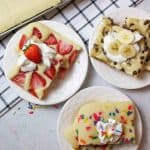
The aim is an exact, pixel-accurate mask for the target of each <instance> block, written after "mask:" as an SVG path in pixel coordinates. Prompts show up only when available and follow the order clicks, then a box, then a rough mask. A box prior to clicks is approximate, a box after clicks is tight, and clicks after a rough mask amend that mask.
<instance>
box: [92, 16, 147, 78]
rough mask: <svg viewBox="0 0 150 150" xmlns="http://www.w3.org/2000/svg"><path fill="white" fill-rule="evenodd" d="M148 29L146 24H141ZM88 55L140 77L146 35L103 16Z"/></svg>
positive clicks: (144, 59)
mask: <svg viewBox="0 0 150 150" xmlns="http://www.w3.org/2000/svg"><path fill="white" fill-rule="evenodd" d="M143 28H144V29H145V30H148V28H147V25H146V26H143ZM97 30H98V34H97V36H96V40H95V41H94V44H93V47H92V49H91V52H90V55H91V56H92V57H94V58H96V59H98V60H100V61H102V62H104V63H106V64H108V65H110V66H111V67H113V68H116V69H118V70H120V71H123V72H125V73H126V74H128V75H131V76H135V77H140V76H141V75H142V73H143V71H144V65H145V62H146V59H147V56H148V53H149V47H148V46H147V43H148V42H147V41H148V39H147V35H146V34H144V32H141V30H138V29H137V30H133V29H132V28H131V27H130V26H128V27H127V26H125V25H123V26H120V25H118V24H116V23H115V22H113V20H112V19H111V18H106V17H105V18H103V19H102V21H101V24H100V25H99V27H98V29H97Z"/></svg>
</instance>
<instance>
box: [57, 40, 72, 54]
mask: <svg viewBox="0 0 150 150" xmlns="http://www.w3.org/2000/svg"><path fill="white" fill-rule="evenodd" d="M72 49H73V45H70V44H68V43H66V42H64V41H61V40H59V42H58V43H57V51H58V52H59V53H60V54H61V55H66V54H69V53H70V52H71V51H72Z"/></svg>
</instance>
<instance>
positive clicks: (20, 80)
mask: <svg viewBox="0 0 150 150" xmlns="http://www.w3.org/2000/svg"><path fill="white" fill-rule="evenodd" d="M12 81H13V82H15V83H16V84H17V85H19V86H20V87H22V88H23V87H24V82H25V73H23V72H20V73H18V74H17V75H16V76H15V77H13V78H12Z"/></svg>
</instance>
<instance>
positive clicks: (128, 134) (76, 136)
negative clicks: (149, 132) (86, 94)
mask: <svg viewBox="0 0 150 150" xmlns="http://www.w3.org/2000/svg"><path fill="white" fill-rule="evenodd" d="M134 120H135V110H134V105H133V103H132V102H130V101H124V102H91V103H88V104H85V105H83V106H82V107H81V108H80V109H79V111H78V113H77V115H76V117H75V120H74V121H73V124H72V125H71V126H69V127H68V128H67V129H66V130H65V137H66V139H67V141H68V142H69V143H70V144H71V145H72V147H73V148H74V149H77V150H78V149H82V148H84V147H88V146H89V147H91V146H93V147H94V146H102V145H113V144H129V143H130V144H134V143H135V142H136V141H135V126H134Z"/></svg>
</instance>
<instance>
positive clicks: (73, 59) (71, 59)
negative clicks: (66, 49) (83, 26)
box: [69, 50, 79, 64]
mask: <svg viewBox="0 0 150 150" xmlns="http://www.w3.org/2000/svg"><path fill="white" fill-rule="evenodd" d="M78 54H79V51H77V50H76V51H74V52H73V53H72V54H71V55H70V57H69V63H70V64H73V63H74V62H75V60H76V58H77V56H78Z"/></svg>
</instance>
